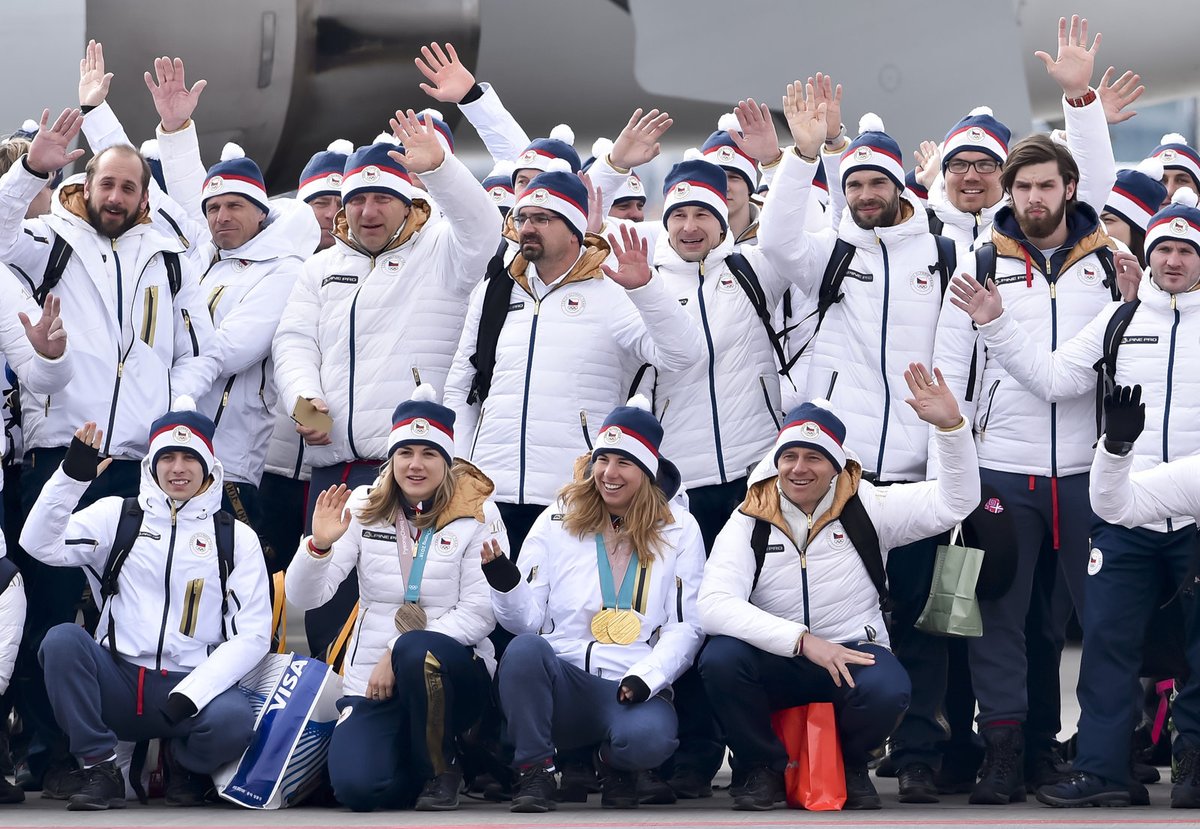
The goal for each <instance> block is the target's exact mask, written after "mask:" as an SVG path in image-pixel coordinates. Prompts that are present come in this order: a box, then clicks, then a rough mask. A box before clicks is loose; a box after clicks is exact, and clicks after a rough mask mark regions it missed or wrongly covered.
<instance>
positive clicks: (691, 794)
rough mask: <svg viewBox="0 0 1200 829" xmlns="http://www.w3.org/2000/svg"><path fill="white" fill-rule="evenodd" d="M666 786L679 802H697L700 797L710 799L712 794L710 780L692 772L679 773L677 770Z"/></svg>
mask: <svg viewBox="0 0 1200 829" xmlns="http://www.w3.org/2000/svg"><path fill="white" fill-rule="evenodd" d="M667 785H668V786H670V787H671V791H673V792H675V797H676V798H677V799H679V800H699V799H700V798H702V797H712V794H713V787H712V780H711V779H705V778H704V777H702V776H701V775H699V774H696V773H694V772H690V771H686V770H684V771H680V770H679V769H678V768H676V769H675V773H674V774H673V775H671V779H670V780H668V781H667Z"/></svg>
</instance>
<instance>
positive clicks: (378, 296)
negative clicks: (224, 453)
mask: <svg viewBox="0 0 1200 829" xmlns="http://www.w3.org/2000/svg"><path fill="white" fill-rule="evenodd" d="M421 181H423V182H424V183H425V186H426V187H427V188H428V189H429V192H430V193H432V194H433V196H434V197H435V198H436V199H437V202H438V206H439V207H440V208H441V210H442V211H443V212H444V213H445V217H444V218H443V217H437V216H433V215H432V214H431V212H430V208H429V207H428V205H427V204H426V203H425V202H424V201H422V200H420V199H418V200H415V201H414V202H413V205H412V209H411V210H410V212H409V214H408V220H407V222H406V224H405V226H404V227H403V228H401V230H400V233H399V235H398V236H397V238H396V241H395V242H394V243H392V245H391V246H389V247H388V249H386V250H385V251H384V252H382V253H380V254H379V255H378V256H370V255H369V254H367V253H365V252H363V251H362V250H361V249H360V248H359V247H358V246H357V243H355V242H354V241H353V239H352V238H351V236H350V233H349V229H348V226H347V224H346V220H345V214H344V213H340V214H338V219H337V225H336V230H335V234H334V235H335V237H336V239H337V241H336V243H335V244H334V246H333V247H331V248H328V249H326V250H323V251H321V252H320V253H318V254H316V255H315V256H313V257H312V258H311V259H309V260H308V262H306V263H305V266H304V273H303V274H302V275H301V277H300V279H299V280H297V282H296V286H295V288H294V289H293V291H292V295H291V298H290V299H289V300H288V304H287V308H286V309H285V310H284V313H283V318H282V319H281V320H280V323H279V330H278V332H277V333H276V336H275V346H274V351H273V356H274V360H275V383H276V386H277V387H278V389H279V395H280V398H281V400H280V406H281V409H282V410H283V411H287V412H289V413H290V412H291V411H292V408H293V406H294V405H295V403H296V400H297V398H300V397H305V398H313V397H319V398H321V399H323V400H324V401H325V403H326V404H327V405H328V406H329V413H330V416H331V417H332V418H333V434H332V435H331V437H332V439H333V443H332V445H329V446H310V447H308V449H307V451H306V453H305V454H306V455H307V460H308V462H309V463H310V464H311V465H312V466H313V467H324V466H332V465H334V464H338V463H345V462H349V461H355V460H380V459H382V458H383V457H384V455H386V454H387V438H388V433H389V432H390V431H391V426H392V412H393V411H394V410H395V408H396V405H397V404H398V403H400V401H402V400H407V399H408V398H409V397H411V396H412V392H413V389H414V388H416V385H417V384H416V378H415V377H414V372H419V373H420V378H421V381H423V382H426V383H431V384H433V386H434V387H435V388H436V389H437V390H438V393H439V394H440V393H441V391H442V388H443V385H444V383H445V380H446V374H447V372H448V371H449V369H450V360H451V358H452V357H453V356H454V347H455V345H456V344H457V343H458V335H459V334H460V333H461V329H462V324H463V317H464V315H465V313H466V304H467V297H468V296H469V295H470V293H471V289H472V288H474V287H475V284H476V283H477V282H479V281H480V279H482V278H483V274H484V271H485V269H486V267H487V262H488V260H489V259H490V258H491V256H492V254H493V253H494V252H495V250H496V235H497V233H498V231H499V227H500V213H499V212H498V211H497V210H496V208H495V206H493V205H492V202H491V199H489V198H488V195H487V193H485V192H484V190H483V188H482V187H480V186H479V182H477V181H476V180H475V179H474V177H472V175H471V173H470V171H469V170H468V169H467V168H466V167H465V166H463V163H462V162H461V161H459V160H458V159H457V158H455V157H454V156H453V155H450V154H447V155H446V160H445V161H443V162H442V165H441V166H440V167H438V168H437V169H436V170H431V171H429V172H428V173H422V174H421Z"/></svg>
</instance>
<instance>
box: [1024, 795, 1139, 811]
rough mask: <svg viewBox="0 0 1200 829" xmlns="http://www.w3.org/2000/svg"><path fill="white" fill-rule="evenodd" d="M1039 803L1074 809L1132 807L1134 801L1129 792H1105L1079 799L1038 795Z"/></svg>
mask: <svg viewBox="0 0 1200 829" xmlns="http://www.w3.org/2000/svg"><path fill="white" fill-rule="evenodd" d="M1037 799H1038V802H1039V803H1045V804H1046V805H1047V806H1054V807H1057V808H1059V809H1074V808H1082V807H1084V806H1115V807H1123V806H1132V805H1133V803H1132V799H1131V798H1130V797H1129V793H1128V792H1103V793H1101V794H1093V795H1088V796H1087V797H1081V798H1077V799H1071V798H1065V797H1055V796H1054V795H1048V794H1042V793H1041V792H1038V793H1037Z"/></svg>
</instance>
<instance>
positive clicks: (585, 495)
mask: <svg viewBox="0 0 1200 829" xmlns="http://www.w3.org/2000/svg"><path fill="white" fill-rule="evenodd" d="M559 497H560V498H561V499H562V501H563V506H564V508H565V514H564V515H563V526H564V527H565V528H566V530H567V532H569V533H571V535H573V536H575V537H576V538H583V537H584V536H585V535H592V534H594V533H602V532H604V530H605V528H607V527H610V526H612V524H611V519H610V518H609V512H608V506H607V505H606V504H605V503H604V499H603V498H601V497H600V491H599V490H598V489H597V488H596V480H595V478H594V477H593V471H592V464H591V463H588V466H587V473H586V474H585V475H584V476H583V478H582V479H581V480H578V481H572V482H571V483H569V484H567V485H566V486H564V487H563V488H562V490H561V491H560V492H559ZM674 521H675V517H674V516H673V515H672V514H671V508H670V507H669V506H668V505H667V496H666V495H665V494H664V493H663V491H662V490H661V489H659V488H658V486H656V485H655V483H654V481H652V480H650V477H649V476H648V475H645V474H644V473H643V475H642V483H641V486H639V487H638V488H637V491H636V492H634V493H633V501H632V502H630V504H629V510H628V512H626V513H625V520H624V522H623V524H622V527H621V532H623V533H626V534H628V536H629V539H630V541H631V542H632V543H633V549H634V550H635V551H636V552H637V557H638V562H639V563H640V564H642V565H647V564H649V563H650V562H651V561H652V560H653V559H654V557H655V556H656V555H658V553H659V552H660V550H661V549H662V546H663V543H664V540H663V533H662V528H663V527H664V526H665V525H667V524H671V523H674Z"/></svg>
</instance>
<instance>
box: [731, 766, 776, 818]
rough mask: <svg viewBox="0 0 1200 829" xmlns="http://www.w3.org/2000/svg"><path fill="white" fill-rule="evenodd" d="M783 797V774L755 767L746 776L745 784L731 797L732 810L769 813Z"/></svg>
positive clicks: (762, 767)
mask: <svg viewBox="0 0 1200 829" xmlns="http://www.w3.org/2000/svg"><path fill="white" fill-rule="evenodd" d="M731 794H732V792H731ZM783 795H784V788H783V772H781V771H775V770H774V769H772V768H769V767H767V766H755V767H754V768H752V769H750V771H749V772H748V773H747V774H746V782H745V783H744V784H743V785H742V787H741V788H740V789H738V793H737V794H735V795H733V808H734V809H735V810H736V811H739V812H769V811H770V810H771V809H774V808H775V804H776V803H778V802H779V801H781V800H783Z"/></svg>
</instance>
